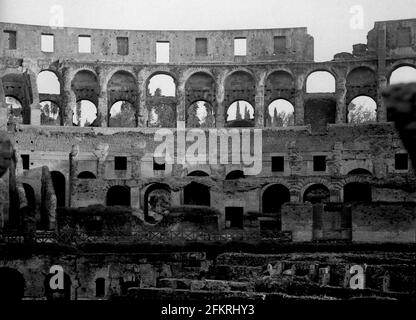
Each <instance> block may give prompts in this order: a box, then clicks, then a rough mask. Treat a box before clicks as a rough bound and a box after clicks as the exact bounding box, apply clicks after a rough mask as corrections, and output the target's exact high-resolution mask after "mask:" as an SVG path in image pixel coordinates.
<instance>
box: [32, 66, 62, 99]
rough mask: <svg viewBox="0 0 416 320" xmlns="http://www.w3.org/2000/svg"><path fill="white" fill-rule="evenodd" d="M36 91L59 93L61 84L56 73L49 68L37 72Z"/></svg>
mask: <svg viewBox="0 0 416 320" xmlns="http://www.w3.org/2000/svg"><path fill="white" fill-rule="evenodd" d="M37 83H38V92H39V93H41V94H42V93H44V94H60V93H61V84H60V83H59V79H58V77H57V76H56V74H55V73H54V72H52V71H49V70H44V71H41V72H40V73H39V74H38V79H37Z"/></svg>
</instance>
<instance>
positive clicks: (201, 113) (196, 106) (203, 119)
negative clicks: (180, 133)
mask: <svg viewBox="0 0 416 320" xmlns="http://www.w3.org/2000/svg"><path fill="white" fill-rule="evenodd" d="M186 127H187V128H214V127H215V112H214V108H213V107H212V105H211V104H210V103H209V102H207V101H202V100H200V101H195V102H194V103H192V104H191V105H190V106H189V107H188V109H187V113H186Z"/></svg>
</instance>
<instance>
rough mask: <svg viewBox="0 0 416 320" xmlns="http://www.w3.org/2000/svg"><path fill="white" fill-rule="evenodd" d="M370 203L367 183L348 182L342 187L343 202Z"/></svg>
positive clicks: (369, 188) (369, 190) (369, 189)
mask: <svg viewBox="0 0 416 320" xmlns="http://www.w3.org/2000/svg"><path fill="white" fill-rule="evenodd" d="M363 201H364V202H371V186H370V184H369V183H362V182H350V183H347V184H346V185H345V186H344V202H363Z"/></svg>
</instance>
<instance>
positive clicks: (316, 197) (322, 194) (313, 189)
mask: <svg viewBox="0 0 416 320" xmlns="http://www.w3.org/2000/svg"><path fill="white" fill-rule="evenodd" d="M303 202H310V203H312V204H315V203H325V202H329V190H328V188H327V187H325V186H324V185H323V184H313V185H311V186H310V187H308V188H307V189H306V190H305V193H304V194H303Z"/></svg>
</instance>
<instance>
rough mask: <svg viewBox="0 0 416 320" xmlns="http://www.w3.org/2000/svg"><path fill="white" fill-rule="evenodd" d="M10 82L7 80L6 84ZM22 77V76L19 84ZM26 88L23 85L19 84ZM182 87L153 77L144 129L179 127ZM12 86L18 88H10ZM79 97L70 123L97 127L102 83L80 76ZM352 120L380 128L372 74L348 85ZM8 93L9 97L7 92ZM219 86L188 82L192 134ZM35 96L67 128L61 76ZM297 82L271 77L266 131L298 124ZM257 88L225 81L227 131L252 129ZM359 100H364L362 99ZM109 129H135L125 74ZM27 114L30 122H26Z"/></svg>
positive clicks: (326, 83)
mask: <svg viewBox="0 0 416 320" xmlns="http://www.w3.org/2000/svg"><path fill="white" fill-rule="evenodd" d="M9 78H10V79H9ZM17 78H19V77H17ZM17 78H16V75H6V76H4V77H3V82H4V86H5V89H6V90H5V94H6V97H7V98H6V102H7V104H8V106H9V110H10V112H9V114H10V116H9V117H10V119H11V120H14V121H15V122H21V123H24V122H25V120H24V119H25V118H27V113H28V112H27V110H26V111H25V110H24V109H25V106H26V105H27V101H23V100H24V99H23V98H24V97H26V96H25V95H24V94H23V92H20V91H19V90H17V91H18V92H17V91H16V90H15V88H14V87H16V86H13V85H12V86H8V83H13V82H14V83H15V82H16V81H20V82H22V81H24V80H22V79H20V78H19V79H17ZM410 81H416V68H414V67H412V66H401V67H399V68H397V69H395V70H394V71H393V72H392V74H391V76H390V78H389V82H390V83H391V84H394V83H398V82H410ZM22 83H23V82H22ZM176 85H177V81H176V80H175V79H174V78H173V76H172V75H170V74H168V73H163V74H154V75H152V76H151V77H150V78H149V79H148V80H147V81H146V90H147V92H146V97H147V100H146V108H147V112H148V117H147V126H149V127H175V126H176V105H177V100H176V92H177V88H176ZM9 87H13V88H12V89H10V88H9ZM71 88H72V91H73V92H74V93H75V96H76V102H77V103H76V106H74V107H73V110H72V114H73V117H72V123H73V124H74V125H78V126H99V125H100V124H99V123H98V121H96V120H97V115H98V111H97V106H98V98H99V95H100V86H99V82H98V79H97V76H96V75H95V73H94V72H92V71H90V70H80V71H78V72H77V73H76V74H75V76H74V78H73V79H72V82H71ZM346 88H347V95H346V103H347V106H348V110H347V119H348V122H350V123H362V122H367V121H375V119H376V102H375V100H376V98H377V77H376V74H375V72H374V71H373V70H372V69H370V68H368V67H358V68H356V69H354V70H352V71H351V72H350V73H349V74H348V76H347V78H346ZM9 89H10V90H9ZM216 90H217V87H216V82H215V79H214V78H213V76H212V75H210V74H208V73H206V72H197V73H194V74H192V75H191V76H190V77H189V78H188V79H187V81H186V83H185V99H186V112H185V114H186V122H187V126H188V127H213V126H215V119H216V113H217V107H218V106H217V101H216V94H217V92H216ZM38 91H39V94H40V100H41V112H42V115H41V123H42V124H45V125H62V124H63V118H64V116H65V114H64V112H65V111H64V110H62V106H61V104H62V102H61V99H60V98H57V96H59V94H60V93H61V92H62V87H61V83H60V81H59V79H58V76H57V75H56V74H55V73H54V72H52V71H49V70H45V71H42V72H40V73H39V75H38ZM335 91H336V79H335V76H334V75H333V74H331V73H330V72H329V71H315V72H312V73H311V74H309V75H308V77H307V78H306V81H305V92H306V93H319V92H325V93H333V92H335ZM295 94H296V87H295V79H294V77H293V76H292V75H291V74H290V73H289V72H287V71H275V72H272V73H271V74H270V75H269V76H268V77H267V78H266V80H265V86H264V104H265V106H266V108H265V109H266V110H265V114H264V122H265V125H266V126H283V127H284V126H290V125H293V123H294V102H295V101H294V100H295ZM255 96H256V82H255V78H254V76H253V75H252V74H251V73H250V72H249V71H241V70H240V71H235V72H233V73H231V74H230V75H228V76H227V77H226V78H225V82H224V102H223V103H224V106H225V114H224V118H225V124H226V125H228V126H252V125H254V119H255V116H256V112H255V108H254V105H255ZM357 98H359V99H357ZM107 102H108V106H109V107H108V123H107V125H108V126H110V127H135V126H137V125H138V117H139V110H138V103H139V93H138V88H137V81H136V79H135V77H134V76H133V74H131V73H130V72H128V71H117V72H115V73H114V74H113V75H112V76H111V78H110V79H109V81H108V83H107ZM25 114H26V117H25Z"/></svg>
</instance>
